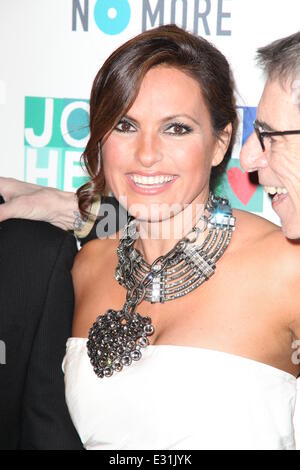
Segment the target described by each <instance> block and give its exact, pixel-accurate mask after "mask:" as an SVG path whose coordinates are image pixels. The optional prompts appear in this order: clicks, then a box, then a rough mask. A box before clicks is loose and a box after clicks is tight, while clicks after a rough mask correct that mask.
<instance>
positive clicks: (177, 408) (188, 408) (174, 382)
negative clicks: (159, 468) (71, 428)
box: [62, 338, 300, 450]
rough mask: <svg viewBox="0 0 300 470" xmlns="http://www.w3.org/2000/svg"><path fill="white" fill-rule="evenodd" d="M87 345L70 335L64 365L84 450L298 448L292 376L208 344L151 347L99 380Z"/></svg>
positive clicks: (294, 384)
mask: <svg viewBox="0 0 300 470" xmlns="http://www.w3.org/2000/svg"><path fill="white" fill-rule="evenodd" d="M86 343H87V340H86V339H84V338H69V339H68V341H67V347H66V355H65V357H64V360H63V365H62V368H63V371H64V374H65V385H66V401H67V405H68V408H69V412H70V415H71V418H72V420H73V423H74V425H75V428H76V429H77V432H78V434H79V436H80V438H81V440H82V443H83V445H84V447H85V448H86V449H105V450H106V449H110V450H112V449H114V450H123V449H131V450H133V449H134V450H138V449H143V450H145V449H152V450H158V449H165V450H166V449H181V450H193V449H207V450H209V449H213V450H221V449H236V450H238V449H244V450H246V449H252V450H254V449H262V450H272V449H274V450H275V449H278V450H294V449H295V448H296V445H295V429H294V423H293V417H294V412H295V404H296V395H297V380H296V378H295V377H294V376H293V375H291V374H289V373H287V372H285V371H282V370H280V369H277V368H275V367H272V366H270V365H267V364H264V363H262V362H258V361H255V360H252V359H248V358H245V357H242V356H237V355H234V354H230V353H224V352H221V351H215V350H212V349H204V348H198V347H187V346H173V345H154V346H151V345H150V346H147V347H146V348H145V349H144V350H143V356H142V358H141V359H140V361H137V362H133V364H132V365H130V366H127V367H126V366H125V367H124V369H123V370H122V371H121V372H115V373H114V374H113V375H112V376H111V377H104V378H103V379H100V378H98V377H97V376H96V374H95V373H94V371H93V368H92V366H91V364H90V360H89V357H88V355H87V348H86ZM298 382H299V381H298ZM299 418H300V416H299Z"/></svg>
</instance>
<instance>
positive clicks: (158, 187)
mask: <svg viewBox="0 0 300 470" xmlns="http://www.w3.org/2000/svg"><path fill="white" fill-rule="evenodd" d="M126 178H127V181H128V183H129V185H130V187H131V188H132V189H133V190H134V191H135V192H136V193H138V194H144V195H151V194H160V193H162V192H163V191H166V190H167V189H168V188H169V187H170V186H171V185H172V184H173V183H174V182H175V181H176V180H177V178H178V176H174V178H173V179H172V180H171V181H168V182H167V183H161V184H151V185H150V184H149V185H139V183H137V184H136V183H135V182H134V181H133V179H132V178H131V177H130V176H129V175H126Z"/></svg>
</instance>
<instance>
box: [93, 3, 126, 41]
mask: <svg viewBox="0 0 300 470" xmlns="http://www.w3.org/2000/svg"><path fill="white" fill-rule="evenodd" d="M130 16H131V10H130V5H129V2H128V0H98V1H97V2H96V4H95V8H94V18H95V23H96V25H97V26H98V28H99V29H100V30H101V31H103V33H105V34H110V35H115V34H120V33H121V32H122V31H124V29H126V28H127V26H128V23H129V21H130Z"/></svg>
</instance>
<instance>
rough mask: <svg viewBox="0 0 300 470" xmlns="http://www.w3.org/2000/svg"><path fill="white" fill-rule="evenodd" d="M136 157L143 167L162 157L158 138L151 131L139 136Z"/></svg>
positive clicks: (149, 165)
mask: <svg viewBox="0 0 300 470" xmlns="http://www.w3.org/2000/svg"><path fill="white" fill-rule="evenodd" d="M136 157H137V159H138V160H139V162H140V163H141V164H142V165H143V166H145V167H151V166H153V165H154V164H155V163H157V162H158V161H160V160H161V159H162V154H161V149H160V145H159V138H158V137H157V136H155V135H153V134H151V133H147V134H141V135H140V136H139V140H138V145H137V149H136Z"/></svg>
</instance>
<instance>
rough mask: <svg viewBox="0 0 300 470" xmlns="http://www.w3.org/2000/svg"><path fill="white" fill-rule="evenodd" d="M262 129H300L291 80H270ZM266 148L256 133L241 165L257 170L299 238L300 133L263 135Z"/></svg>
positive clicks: (285, 226)
mask: <svg viewBox="0 0 300 470" xmlns="http://www.w3.org/2000/svg"><path fill="white" fill-rule="evenodd" d="M257 122H258V123H259V127H260V130H262V131H287V130H299V129H300V109H299V99H297V93H295V89H293V87H291V84H290V83H289V84H287V85H286V86H285V87H284V86H283V85H281V83H280V82H279V81H278V80H268V81H267V83H266V85H265V88H264V91H263V94H262V97H261V99H260V102H259V105H258V109H257ZM264 144H265V151H263V150H262V147H261V145H260V142H259V140H258V138H257V136H256V134H255V133H253V134H251V136H250V137H249V139H248V140H247V142H246V143H245V145H244V146H243V148H242V152H241V157H240V158H241V165H242V167H243V168H244V169H245V170H246V171H249V172H250V171H258V178H259V182H260V184H261V185H263V186H264V189H265V191H266V192H268V193H269V194H271V196H272V207H273V209H274V211H275V212H276V213H277V214H278V215H279V217H280V219H281V223H282V230H283V232H284V234H285V236H286V237H288V238H291V239H292V238H294V239H295V238H300V135H288V136H276V137H265V138H264Z"/></svg>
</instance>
